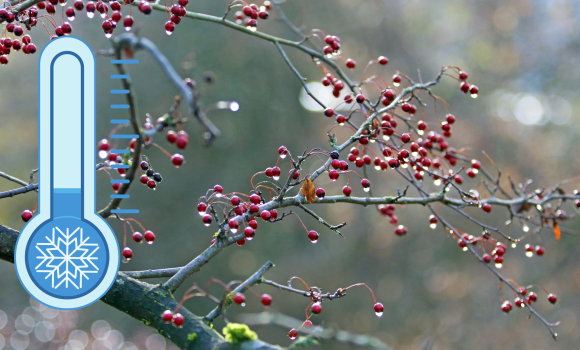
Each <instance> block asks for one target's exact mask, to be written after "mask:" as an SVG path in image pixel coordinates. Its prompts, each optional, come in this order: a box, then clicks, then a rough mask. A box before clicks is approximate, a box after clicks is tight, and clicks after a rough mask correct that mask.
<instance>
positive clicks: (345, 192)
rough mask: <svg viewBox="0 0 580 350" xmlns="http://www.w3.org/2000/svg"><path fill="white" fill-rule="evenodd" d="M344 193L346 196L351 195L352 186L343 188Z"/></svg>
mask: <svg viewBox="0 0 580 350" xmlns="http://www.w3.org/2000/svg"><path fill="white" fill-rule="evenodd" d="M342 193H344V195H345V196H350V194H351V193H352V188H350V187H349V186H344V187H343V188H342Z"/></svg>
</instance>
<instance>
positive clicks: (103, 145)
mask: <svg viewBox="0 0 580 350" xmlns="http://www.w3.org/2000/svg"><path fill="white" fill-rule="evenodd" d="M97 148H98V149H99V151H108V150H109V140H107V139H102V140H101V141H99V143H98V144H97Z"/></svg>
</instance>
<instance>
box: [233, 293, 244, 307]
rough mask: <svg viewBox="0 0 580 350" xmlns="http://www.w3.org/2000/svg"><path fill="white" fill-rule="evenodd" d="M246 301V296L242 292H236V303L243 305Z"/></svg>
mask: <svg viewBox="0 0 580 350" xmlns="http://www.w3.org/2000/svg"><path fill="white" fill-rule="evenodd" d="M245 301H246V297H245V296H244V295H243V294H242V293H236V295H234V303H236V304H238V305H242V304H243V303H244V302H245Z"/></svg>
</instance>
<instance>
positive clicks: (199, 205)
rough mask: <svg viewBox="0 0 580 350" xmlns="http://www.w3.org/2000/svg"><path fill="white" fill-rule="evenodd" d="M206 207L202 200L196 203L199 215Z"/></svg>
mask: <svg viewBox="0 0 580 350" xmlns="http://www.w3.org/2000/svg"><path fill="white" fill-rule="evenodd" d="M206 209H207V205H206V204H205V203H204V202H200V203H199V204H198V205H197V211H198V212H199V215H203V214H204V213H205V211H206Z"/></svg>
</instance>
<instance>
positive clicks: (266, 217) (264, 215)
mask: <svg viewBox="0 0 580 350" xmlns="http://www.w3.org/2000/svg"><path fill="white" fill-rule="evenodd" d="M271 216H272V215H271V214H270V212H269V211H267V210H263V211H262V212H261V213H260V217H261V218H262V220H264V221H270V217H271Z"/></svg>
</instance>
